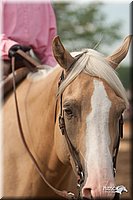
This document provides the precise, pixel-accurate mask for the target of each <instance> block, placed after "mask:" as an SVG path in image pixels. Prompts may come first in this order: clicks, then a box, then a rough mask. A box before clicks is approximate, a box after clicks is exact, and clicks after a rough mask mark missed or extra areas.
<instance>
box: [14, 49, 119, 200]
mask: <svg viewBox="0 0 133 200" xmlns="http://www.w3.org/2000/svg"><path fill="white" fill-rule="evenodd" d="M19 51H20V53H21V56H23V58H25V53H24V54H23V53H22V52H21V50H18V52H19ZM22 54H23V55H22ZM26 56H27V55H26ZM11 64H12V73H13V92H14V99H15V106H16V115H17V121H18V126H19V131H20V136H21V139H22V142H23V144H24V146H25V149H26V151H27V152H28V154H29V156H30V158H31V160H32V162H33V164H34V166H35V168H36V171H37V172H38V174H39V175H40V177H41V178H42V180H43V181H44V183H45V184H46V185H47V186H48V187H49V188H51V189H52V191H53V192H55V193H56V194H57V195H59V196H60V197H63V198H65V199H71V200H81V199H82V198H81V196H80V191H81V185H82V183H83V182H84V179H85V175H84V171H83V167H82V164H81V161H80V157H79V152H78V151H77V150H76V148H75V147H74V146H73V144H72V142H71V140H70V138H69V136H68V134H67V130H66V125H65V119H64V111H63V105H62V94H61V95H60V115H59V118H58V120H59V127H60V130H61V133H62V135H64V137H65V139H66V142H67V145H68V149H69V151H70V154H71V156H72V158H73V161H74V164H75V168H76V172H77V190H78V196H76V195H75V194H73V193H72V192H68V191H65V190H63V191H61V190H58V189H56V188H54V187H53V186H52V185H51V184H50V183H49V182H48V181H47V180H46V178H45V176H44V175H43V172H42V170H41V168H40V167H39V165H38V163H37V161H36V159H35V157H34V156H33V154H32V152H31V151H30V149H29V147H28V145H27V142H26V140H25V136H24V132H23V128H22V123H21V117H20V113H19V107H18V99H17V94H16V83H15V57H12V60H11ZM28 68H30V70H31V71H32V72H36V71H37V70H38V69H39V67H38V66H37V65H36V67H35V66H34V68H33V67H31V66H28ZM64 79H65V77H64V71H63V72H62V74H61V76H60V80H59V84H58V87H59V86H60V84H61V83H62V82H63V80H64ZM122 127H123V118H122V115H121V118H120V120H119V135H118V140H117V142H116V145H114V149H113V170H114V176H115V173H116V160H117V154H118V150H119V144H120V138H122V137H123V128H122ZM118 187H120V186H118ZM83 199H85V198H83ZM118 199H119V193H118V192H117V191H116V195H115V197H114V200H118Z"/></svg>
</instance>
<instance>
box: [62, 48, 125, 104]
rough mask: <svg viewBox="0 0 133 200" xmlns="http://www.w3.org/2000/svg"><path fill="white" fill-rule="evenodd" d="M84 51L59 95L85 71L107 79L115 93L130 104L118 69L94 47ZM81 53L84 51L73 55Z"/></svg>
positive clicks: (64, 82)
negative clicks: (117, 72) (117, 71)
mask: <svg viewBox="0 0 133 200" xmlns="http://www.w3.org/2000/svg"><path fill="white" fill-rule="evenodd" d="M83 52H84V53H83V55H82V56H81V57H80V58H79V59H78V60H77V62H76V63H75V64H74V66H73V68H72V70H71V71H70V73H69V74H68V76H67V77H66V79H65V80H64V81H63V83H62V84H61V86H60V88H59V92H58V95H59V94H61V93H62V92H63V91H64V90H65V88H66V87H67V86H68V85H69V84H70V83H71V82H72V81H73V80H74V79H75V78H76V77H77V76H78V75H79V74H80V73H81V72H84V73H86V74H89V75H91V76H96V77H99V78H101V79H103V80H105V81H106V82H107V83H108V84H109V85H110V86H111V88H112V89H113V90H114V91H115V93H116V94H117V95H118V96H119V97H121V98H122V99H123V100H124V101H125V103H126V105H128V99H127V96H126V91H125V89H124V87H123V85H122V83H121V81H120V79H119V78H118V76H117V74H116V71H115V70H114V69H113V68H112V67H111V66H110V65H109V64H108V63H107V61H106V60H105V57H104V56H103V55H102V54H100V53H99V52H97V51H95V50H93V49H86V50H84V51H83ZM79 53H82V52H74V53H72V55H73V56H75V55H77V54H79Z"/></svg>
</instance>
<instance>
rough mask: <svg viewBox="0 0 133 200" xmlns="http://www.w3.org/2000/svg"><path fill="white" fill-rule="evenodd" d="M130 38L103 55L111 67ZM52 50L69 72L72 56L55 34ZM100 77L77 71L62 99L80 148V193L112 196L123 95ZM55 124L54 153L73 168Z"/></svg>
mask: <svg viewBox="0 0 133 200" xmlns="http://www.w3.org/2000/svg"><path fill="white" fill-rule="evenodd" d="M130 42H131V37H127V38H126V39H125V40H124V43H123V44H122V46H121V47H120V48H119V49H118V50H117V51H115V52H114V54H112V55H111V56H108V57H107V58H105V59H106V60H107V62H108V63H109V64H110V66H112V68H114V69H115V68H116V67H117V65H118V64H119V63H120V62H121V61H122V60H123V59H124V57H125V56H126V54H127V51H128V48H129V44H130ZM53 52H54V56H55V58H56V60H57V62H58V63H59V64H60V66H61V67H63V68H64V69H65V71H66V73H68V71H69V69H70V68H71V66H72V65H73V63H75V59H74V58H72V56H71V55H70V54H69V53H68V52H66V50H65V48H64V47H63V45H62V44H61V42H60V40H59V38H58V37H56V38H55V40H54V42H53ZM88 58H89V57H88ZM82 61H83V60H82ZM93 64H94V63H93ZM103 64H104V61H103ZM99 65H100V64H99ZM93 66H94V65H93ZM100 66H102V65H100ZM94 67H95V66H94ZM111 73H113V72H111ZM106 74H107V73H106ZM106 74H105V75H106ZM98 77H99V76H98ZM103 79H104V77H103ZM103 79H100V78H96V76H94V75H93V76H90V75H89V74H85V73H84V72H82V73H79V75H78V76H76V78H75V79H74V80H73V81H72V82H71V83H70V84H68V86H67V87H66V88H65V90H64V92H63V102H62V106H63V111H64V118H65V125H66V130H67V134H68V136H69V138H70V140H71V142H72V144H73V145H74V146H75V148H76V149H77V151H79V154H80V159H81V162H82V165H83V168H84V171H85V181H84V185H83V188H82V195H83V196H84V197H86V198H91V197H93V198H94V199H95V198H104V197H105V198H110V199H112V198H113V197H114V195H115V194H114V193H113V192H111V191H109V190H108V189H109V188H113V187H114V186H115V181H114V174H113V162H112V153H113V145H114V142H115V140H116V138H117V135H118V120H119V118H120V116H121V113H122V112H123V110H124V109H125V101H124V100H123V98H120V96H119V95H117V92H114V90H113V89H112V87H111V86H109V84H107V82H106V81H103ZM122 96H123V95H122ZM123 97H124V96H123ZM124 98H125V97H124ZM125 99H126V98H125ZM59 107H60V106H59ZM58 125H59V124H58V123H57V124H56V126H57V127H56V130H57V129H58V131H56V134H55V135H56V137H55V141H56V142H55V144H56V151H57V155H58V157H59V159H60V160H61V161H62V162H63V163H66V162H68V163H71V165H72V167H73V169H74V170H75V166H74V164H73V160H72V158H71V155H70V152H69V149H68V147H67V144H66V141H65V137H63V136H62V135H61V134H59V132H60V130H59V128H58Z"/></svg>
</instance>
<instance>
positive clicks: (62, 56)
mask: <svg viewBox="0 0 133 200" xmlns="http://www.w3.org/2000/svg"><path fill="white" fill-rule="evenodd" d="M52 49H53V54H54V57H55V59H56V61H57V62H58V63H59V65H60V66H61V67H63V68H64V69H65V70H69V68H70V67H71V65H72V64H73V63H74V61H75V59H74V58H73V57H72V56H71V54H70V53H69V52H68V51H67V50H66V49H65V48H64V46H63V44H62V43H61V40H60V37H59V36H56V37H55V38H54V39H53V43H52Z"/></svg>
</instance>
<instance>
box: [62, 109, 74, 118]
mask: <svg viewBox="0 0 133 200" xmlns="http://www.w3.org/2000/svg"><path fill="white" fill-rule="evenodd" d="M64 111H65V113H66V114H67V116H69V117H72V116H73V112H72V110H71V109H70V108H65V109H64Z"/></svg>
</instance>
